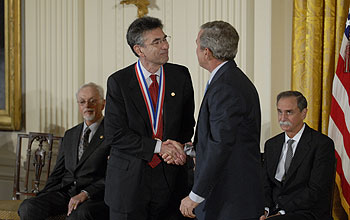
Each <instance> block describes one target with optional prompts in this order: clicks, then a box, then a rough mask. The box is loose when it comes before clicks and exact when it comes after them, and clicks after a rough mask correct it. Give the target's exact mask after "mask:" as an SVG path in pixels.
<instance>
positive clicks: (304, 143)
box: [286, 124, 311, 181]
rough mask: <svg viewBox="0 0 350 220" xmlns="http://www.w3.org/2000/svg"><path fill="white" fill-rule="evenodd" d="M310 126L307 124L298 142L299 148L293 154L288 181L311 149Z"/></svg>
mask: <svg viewBox="0 0 350 220" xmlns="http://www.w3.org/2000/svg"><path fill="white" fill-rule="evenodd" d="M310 131H311V130H310V128H309V127H308V126H307V125H306V124H305V130H304V132H303V134H302V136H301V138H300V140H299V142H298V146H297V149H296V151H295V154H294V156H293V159H292V162H291V164H290V167H289V171H288V173H287V176H286V181H287V180H288V179H289V177H291V176H292V175H293V173H294V172H295V171H296V170H297V168H298V167H299V165H300V164H301V163H302V162H303V160H304V157H305V156H306V155H307V152H308V151H309V150H310V144H309V143H310V141H311V132H310Z"/></svg>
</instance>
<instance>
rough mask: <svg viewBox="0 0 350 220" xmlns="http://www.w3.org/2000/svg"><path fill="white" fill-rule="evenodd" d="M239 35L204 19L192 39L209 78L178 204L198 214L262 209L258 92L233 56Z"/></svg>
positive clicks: (241, 215)
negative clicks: (192, 162)
mask: <svg viewBox="0 0 350 220" xmlns="http://www.w3.org/2000/svg"><path fill="white" fill-rule="evenodd" d="M238 40H239V36H238V33H237V32H236V30H235V29H234V28H233V27H232V26H231V25H230V24H229V23H226V22H223V21H213V22H208V23H206V24H203V25H202V26H201V29H200V31H199V34H198V37H197V40H196V43H197V50H196V53H197V57H198V62H199V65H200V66H201V67H203V68H204V69H206V70H208V71H209V72H210V79H209V81H208V84H207V88H206V92H205V95H204V98H203V100H202V104H201V108H200V112H199V116H198V122H197V129H196V135H195V138H194V143H193V144H194V147H195V150H196V168H195V173H194V185H193V188H192V191H191V193H190V194H189V196H187V197H186V198H184V199H183V200H182V202H181V207H180V210H181V212H182V214H183V215H185V216H187V217H192V218H193V217H195V216H196V217H197V219H198V220H212V219H215V220H226V219H235V220H238V219H258V218H259V216H260V215H261V214H262V213H263V193H262V184H261V162H260V146H259V142H260V123H261V122H260V104H259V97H258V93H257V91H256V89H255V87H254V85H253V84H252V83H251V81H250V80H249V79H248V78H247V76H246V75H245V74H244V73H243V72H242V71H241V70H240V69H239V68H238V67H237V65H236V63H235V61H234V58H235V56H236V53H237V46H238ZM194 208H195V214H194V213H193V209H194Z"/></svg>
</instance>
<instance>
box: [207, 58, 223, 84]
mask: <svg viewBox="0 0 350 220" xmlns="http://www.w3.org/2000/svg"><path fill="white" fill-rule="evenodd" d="M227 62H228V61H224V62H222V63H221V64H219V65H218V66H217V67H215V69H214V70H213V71H212V72H211V73H210V78H209V80H208V85H209V84H210V83H211V81H212V80H213V78H214V76H215V74H216V73H217V72H218V70H219V69H220V68H221V67H222V66H223V65H224V64H225V63H227Z"/></svg>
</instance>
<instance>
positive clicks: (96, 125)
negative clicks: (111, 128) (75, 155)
mask: <svg viewBox="0 0 350 220" xmlns="http://www.w3.org/2000/svg"><path fill="white" fill-rule="evenodd" d="M102 120H103V116H102V117H101V118H100V119H99V120H97V121H95V122H94V123H93V124H91V125H90V126H87V125H86V123H85V121H84V127H83V131H85V129H86V128H87V127H89V128H90V130H91V133H90V136H91V137H92V136H93V135H94V134H95V132H96V131H97V129H98V127H99V126H100V124H101V122H102Z"/></svg>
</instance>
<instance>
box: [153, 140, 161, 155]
mask: <svg viewBox="0 0 350 220" xmlns="http://www.w3.org/2000/svg"><path fill="white" fill-rule="evenodd" d="M156 141H157V143H156V147H155V148H154V153H155V154H158V153H160V148H161V147H162V141H161V140H156Z"/></svg>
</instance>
